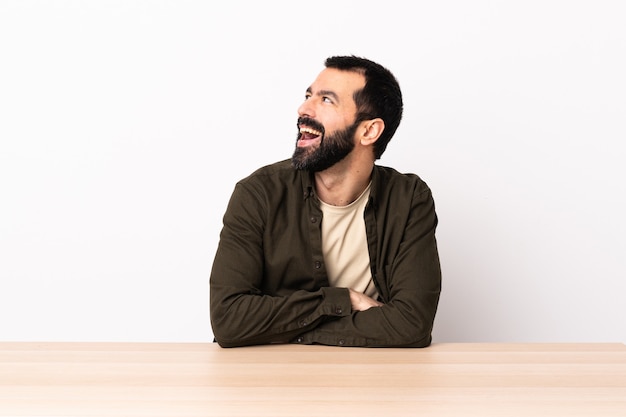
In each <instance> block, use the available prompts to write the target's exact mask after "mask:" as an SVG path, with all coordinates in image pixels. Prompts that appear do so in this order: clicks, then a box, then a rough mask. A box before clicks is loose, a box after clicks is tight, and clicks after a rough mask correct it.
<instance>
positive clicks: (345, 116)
mask: <svg viewBox="0 0 626 417" xmlns="http://www.w3.org/2000/svg"><path fill="white" fill-rule="evenodd" d="M364 86H365V77H364V76H363V75H361V74H359V73H356V72H351V71H340V70H337V69H334V68H326V69H325V70H324V71H322V72H321V73H320V75H319V76H318V77H317V79H316V80H315V82H314V83H313V84H312V85H311V87H309V88H308V89H307V92H306V95H305V100H304V103H303V104H302V105H301V106H300V108H299V109H298V114H299V116H300V117H299V118H298V129H299V133H298V137H297V141H296V149H295V151H294V153H293V156H292V162H293V165H294V167H295V168H296V169H303V170H309V171H312V172H318V171H323V170H325V169H327V168H330V167H331V166H333V165H335V164H336V163H337V162H339V161H341V160H342V159H344V158H345V157H346V156H347V155H349V154H350V152H351V151H352V149H354V146H355V145H354V134H355V132H356V129H357V126H358V123H355V117H356V111H357V109H356V105H355V103H354V100H353V98H352V97H353V94H354V92H355V91H357V90H359V89H362V88H363V87H364Z"/></svg>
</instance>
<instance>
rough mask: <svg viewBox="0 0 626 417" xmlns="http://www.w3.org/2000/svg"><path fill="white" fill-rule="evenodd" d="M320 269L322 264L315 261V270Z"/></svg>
mask: <svg viewBox="0 0 626 417" xmlns="http://www.w3.org/2000/svg"><path fill="white" fill-rule="evenodd" d="M321 267H322V263H321V262H320V261H315V269H320V268H321Z"/></svg>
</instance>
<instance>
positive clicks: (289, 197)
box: [210, 160, 441, 347]
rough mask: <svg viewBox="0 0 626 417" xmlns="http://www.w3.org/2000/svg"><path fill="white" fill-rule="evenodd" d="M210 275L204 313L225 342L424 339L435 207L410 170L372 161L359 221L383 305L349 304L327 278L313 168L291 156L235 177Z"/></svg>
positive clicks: (437, 277)
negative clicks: (361, 307)
mask: <svg viewBox="0 0 626 417" xmlns="http://www.w3.org/2000/svg"><path fill="white" fill-rule="evenodd" d="M223 221H224V225H223V229H222V232H221V234H220V242H219V245H218V249H217V253H216V255H215V260H214V263H213V268H212V271H211V277H210V318H211V326H212V328H213V334H214V336H215V339H216V341H217V342H218V343H219V344H220V346H223V347H235V346H245V345H255V344H267V343H304V344H315V343H318V344H324V345H336V346H396V347H398V346H407V347H409V346H410V347H425V346H428V345H429V344H430V342H431V332H432V327H433V321H434V318H435V313H436V310H437V305H438V302H439V294H440V291H441V270H440V265H439V255H438V252H437V243H436V240H435V228H436V226H437V215H436V214H435V205H434V201H433V198H432V194H431V191H430V189H429V188H428V186H427V185H426V184H425V183H424V182H423V181H422V180H421V179H420V178H419V177H418V176H416V175H414V174H400V173H399V172H397V171H396V170H394V169H391V168H386V167H382V166H375V167H374V171H373V174H372V187H371V192H370V199H369V202H368V204H367V207H366V209H365V225H366V228H367V240H368V247H369V255H370V264H371V271H372V276H373V277H374V282H375V283H376V286H377V288H378V293H379V295H380V298H381V301H382V302H383V303H384V306H382V307H373V308H370V309H368V310H366V311H352V309H351V305H350V297H349V295H348V290H347V289H346V288H337V287H330V286H329V283H328V279H327V277H326V268H325V266H324V257H323V254H322V241H321V238H322V235H321V222H322V211H321V209H320V207H319V200H318V198H317V196H316V195H315V188H314V186H313V177H312V176H311V175H310V174H309V173H307V172H303V171H297V170H295V169H293V168H292V167H291V163H290V161H289V160H285V161H282V162H278V163H276V164H273V165H269V166H266V167H263V168H261V169H259V170H257V171H256V172H254V173H253V174H252V175H250V176H249V177H247V178H245V179H243V180H242V181H240V182H238V183H237V185H236V186H235V189H234V192H233V194H232V196H231V199H230V201H229V204H228V207H227V209H226V213H225V215H224V219H223Z"/></svg>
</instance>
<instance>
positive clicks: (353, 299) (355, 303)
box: [348, 288, 383, 311]
mask: <svg viewBox="0 0 626 417" xmlns="http://www.w3.org/2000/svg"><path fill="white" fill-rule="evenodd" d="M348 290H349V291H350V303H351V304H352V310H353V311H365V310H367V309H368V308H370V307H381V306H382V305H383V303H381V302H379V301H376V300H374V299H373V298H372V297H368V296H367V295H365V294H363V293H360V292H357V291H354V290H353V289H352V288H349V289H348Z"/></svg>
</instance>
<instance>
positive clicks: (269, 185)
mask: <svg viewBox="0 0 626 417" xmlns="http://www.w3.org/2000/svg"><path fill="white" fill-rule="evenodd" d="M308 178H309V176H308V174H307V173H306V172H304V171H299V170H297V169H295V168H294V167H293V166H292V164H291V160H290V159H285V160H282V161H278V162H275V163H272V164H269V165H265V166H262V167H260V168H257V169H256V170H255V171H253V172H252V173H251V174H250V175H248V176H247V177H245V178H242V179H241V180H239V181H238V182H237V187H238V188H242V187H243V188H246V189H250V190H256V191H255V192H257V193H271V194H276V193H283V192H285V191H287V190H300V189H301V188H302V187H303V186H306V185H307V184H308V181H309V179H308Z"/></svg>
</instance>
